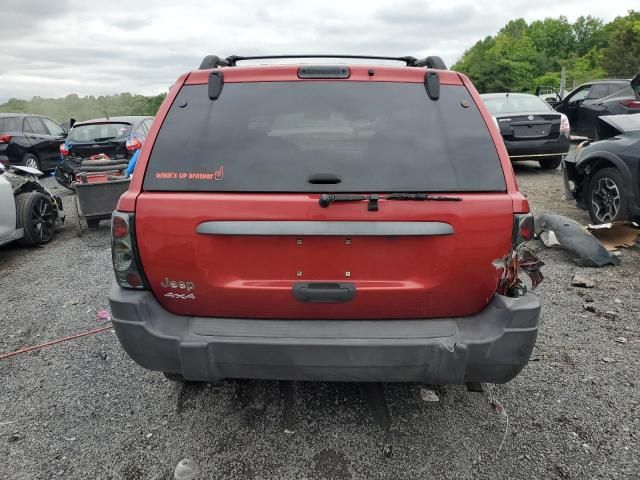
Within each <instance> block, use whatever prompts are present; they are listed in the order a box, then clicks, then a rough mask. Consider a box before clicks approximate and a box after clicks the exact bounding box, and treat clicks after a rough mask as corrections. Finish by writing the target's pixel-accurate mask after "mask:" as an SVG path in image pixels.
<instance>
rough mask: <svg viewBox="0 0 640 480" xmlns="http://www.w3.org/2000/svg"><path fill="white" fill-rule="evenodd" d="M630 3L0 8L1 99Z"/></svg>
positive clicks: (137, 84)
mask: <svg viewBox="0 0 640 480" xmlns="http://www.w3.org/2000/svg"><path fill="white" fill-rule="evenodd" d="M633 7H636V9H637V8H638V5H637V0H632V1H627V0H615V1H609V2H607V1H602V0H579V1H576V0H568V1H567V0H494V1H492V2H480V1H477V0H475V1H463V0H448V1H445V2H442V1H434V0H386V1H378V0H320V1H316V0H309V1H307V0H297V1H296V0H273V1H269V0H232V1H229V0H227V1H225V2H220V1H215V0H213V1H189V0H179V1H176V0H172V1H165V0H153V1H152V0H136V1H135V2H131V1H129V2H126V1H120V0H103V1H101V2H96V1H91V0H55V1H52V0H40V1H38V0H0V11H2V14H1V18H2V29H1V30H0V101H6V100H7V99H9V98H13V97H15V98H25V99H29V98H31V97H33V96H41V97H63V96H66V95H68V94H70V93H76V94H79V95H105V94H113V93H120V92H131V93H141V94H145V95H150V94H157V93H162V92H165V91H167V89H168V88H169V86H170V85H171V84H172V83H173V82H174V81H175V79H176V78H177V77H178V76H179V75H180V74H182V73H183V72H186V71H189V70H192V69H194V68H197V67H198V65H199V64H200V61H201V60H202V58H203V57H204V56H205V55H207V54H215V55H219V56H222V57H226V56H228V55H232V54H235V55H259V54H291V53H298V54H300V53H342V54H353V53H355V54H369V55H390V56H405V55H412V56H414V57H425V56H427V55H439V56H441V57H442V58H443V59H444V61H445V63H447V65H451V64H453V63H454V62H455V61H456V60H458V59H459V58H460V56H461V55H462V54H463V53H464V51H465V50H466V49H468V48H470V47H471V46H472V45H473V44H474V43H475V42H476V41H477V40H480V39H481V38H484V37H486V36H487V35H493V34H495V33H496V32H497V31H498V30H499V29H500V28H501V27H502V26H503V25H504V24H505V23H506V22H508V21H509V20H512V19H515V18H518V17H523V18H525V19H526V20H527V21H532V20H536V19H543V18H545V17H549V16H551V17H558V16H559V15H565V16H566V17H568V19H569V21H574V20H575V19H576V18H577V17H579V16H580V15H592V16H595V17H599V18H601V19H603V20H605V21H610V20H612V19H613V18H615V17H616V16H618V15H625V14H626V13H627V11H628V10H631V9H632V8H633Z"/></svg>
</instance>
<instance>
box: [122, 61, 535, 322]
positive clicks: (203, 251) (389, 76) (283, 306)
mask: <svg viewBox="0 0 640 480" xmlns="http://www.w3.org/2000/svg"><path fill="white" fill-rule="evenodd" d="M350 68H351V76H350V78H349V79H340V80H335V81H348V82H358V81H359V82H370V81H377V82H381V81H382V82H404V83H409V82H410V83H422V82H423V81H424V70H423V69H419V68H410V67H381V66H376V67H370V66H362V65H357V66H351V67H350ZM371 68H375V76H373V77H372V76H371V75H369V73H368V72H369V70H370V69H371ZM221 70H222V71H223V72H224V81H225V83H234V82H269V81H278V82H281V81H292V82H294V81H299V82H304V81H314V80H309V79H304V80H302V79H299V78H298V76H297V72H298V66H260V67H233V68H223V69H221ZM210 73H211V71H210V70H205V71H195V72H192V73H190V74H185V75H183V76H181V77H180V78H179V79H178V81H177V82H176V84H175V85H174V86H173V87H172V88H171V90H170V91H169V94H168V95H167V98H166V99H165V101H164V103H163V104H162V106H161V108H160V111H159V112H158V114H157V116H156V120H155V121H154V123H153V125H152V127H151V129H150V131H149V135H148V137H147V141H146V142H145V144H144V146H143V147H142V152H141V156H140V159H139V161H138V166H137V174H136V175H135V176H134V177H133V180H132V182H131V186H130V188H129V191H128V192H127V193H125V194H124V195H123V196H122V197H121V199H120V202H119V204H118V210H120V211H122V212H131V213H135V225H136V235H137V243H138V250H139V255H140V260H141V265H142V269H143V271H144V273H145V276H146V277H147V279H148V281H149V285H150V287H151V290H152V291H153V293H154V295H155V297H156V298H157V299H158V301H159V302H160V303H161V304H162V306H163V307H164V308H165V309H167V310H168V311H170V312H172V313H175V314H182V315H199V316H215V317H230V318H233V317H239V318H283V319H285V318H292V319H294V318H300V319H303V318H308V319H311V318H314V319H315V318H323V319H383V318H386V319H390V318H404V319H410V318H429V317H453V316H465V315H471V314H474V313H477V312H479V311H481V310H482V309H483V308H484V307H485V306H486V305H487V303H488V302H489V301H490V299H491V298H492V297H493V295H494V293H495V290H496V285H497V282H498V277H499V272H498V271H497V270H496V267H495V266H494V261H495V260H496V259H501V258H503V257H504V256H505V255H506V254H507V253H508V252H509V250H510V248H511V246H512V245H511V240H512V238H511V234H512V228H513V214H515V213H527V212H528V211H529V206H528V203H527V200H526V199H525V198H524V196H523V195H522V194H521V193H520V192H519V190H518V187H517V184H516V180H515V176H514V173H513V170H512V166H511V162H510V160H509V157H508V154H507V152H506V149H505V147H504V144H503V141H502V137H501V135H500V133H499V132H498V130H497V128H496V127H495V124H494V122H493V121H492V119H491V116H490V114H489V113H488V111H487V110H486V109H485V107H484V105H483V103H482V102H481V101H480V98H479V95H478V92H477V91H476V89H475V88H474V87H473V85H472V84H471V82H470V81H469V79H468V78H467V77H465V76H464V75H461V74H458V73H455V72H450V71H440V72H439V74H440V81H441V83H442V84H444V85H464V86H465V87H466V88H467V89H468V91H469V92H470V93H471V96H472V98H473V100H474V101H475V102H476V104H477V106H478V108H479V111H480V112H481V114H482V117H483V119H484V121H485V123H486V125H487V128H488V129H489V131H490V134H491V137H492V139H493V143H494V145H495V147H496V150H497V152H498V155H499V158H500V163H501V166H502V171H503V174H504V177H505V184H506V191H505V192H503V193H467V194H459V195H457V196H459V197H461V198H462V201H461V202H393V201H387V200H380V209H379V211H377V212H375V214H372V212H369V211H367V210H366V208H363V205H362V204H361V203H360V204H355V203H354V204H343V205H340V206H339V207H332V208H328V209H323V208H321V207H320V206H319V205H318V197H319V195H317V194H305V193H296V194H281V193H278V194H268V193H263V194H244V193H195V192H194V193H176V192H145V191H144V190H143V189H142V184H143V178H144V172H145V171H146V169H147V163H148V160H149V155H150V152H151V150H152V148H153V145H154V143H155V140H156V137H157V134H158V131H159V129H160V128H161V125H162V121H163V119H164V118H165V116H166V114H167V112H168V110H169V108H170V106H171V105H172V103H173V101H174V99H175V97H176V95H177V93H178V92H179V91H180V88H181V87H182V86H183V85H184V84H188V85H194V84H206V83H207V81H208V78H209V75H210ZM215 220H235V221H238V220H329V221H339V220H342V221H346V220H350V221H365V220H368V221H371V220H375V221H440V222H446V223H449V224H450V225H452V226H453V228H454V231H455V233H454V234H453V235H450V236H433V237H354V238H348V239H347V238H343V237H313V236H310V237H301V238H295V237H279V236H267V237H247V236H242V237H239V236H222V237H221V236H207V235H198V234H196V227H197V226H198V224H200V223H202V222H205V221H215ZM167 279H172V280H173V279H180V280H184V281H189V282H191V283H192V284H193V286H194V288H193V293H194V295H195V300H192V301H184V300H181V299H176V298H175V295H169V296H165V294H166V293H170V292H167V289H166V288H165V287H163V282H165V284H166V281H167ZM299 281H327V282H345V281H349V282H353V283H355V285H356V286H357V295H356V296H355V298H354V299H353V300H352V301H350V302H346V303H330V304H317V303H302V302H298V301H297V300H296V299H295V298H294V297H293V295H292V285H293V284H294V283H295V282H299Z"/></svg>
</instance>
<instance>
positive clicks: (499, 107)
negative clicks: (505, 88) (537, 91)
mask: <svg viewBox="0 0 640 480" xmlns="http://www.w3.org/2000/svg"><path fill="white" fill-rule="evenodd" d="M482 100H483V101H484V104H485V105H486V106H487V110H489V112H491V113H492V114H493V115H499V114H501V113H527V112H539V111H540V110H542V111H545V110H551V108H550V107H549V105H548V104H547V103H546V102H545V101H544V100H542V99H541V98H540V97H536V96H534V95H509V96H507V95H504V96H500V97H482Z"/></svg>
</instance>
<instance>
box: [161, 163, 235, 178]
mask: <svg viewBox="0 0 640 480" xmlns="http://www.w3.org/2000/svg"><path fill="white" fill-rule="evenodd" d="M155 177H156V180H210V181H213V180H222V178H223V177H224V165H220V168H218V169H217V170H216V171H215V172H156V174H155Z"/></svg>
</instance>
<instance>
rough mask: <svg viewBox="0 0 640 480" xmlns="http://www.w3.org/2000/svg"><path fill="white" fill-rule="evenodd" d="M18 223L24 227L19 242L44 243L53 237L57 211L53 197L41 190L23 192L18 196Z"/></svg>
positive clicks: (28, 243)
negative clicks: (52, 200)
mask: <svg viewBox="0 0 640 480" xmlns="http://www.w3.org/2000/svg"><path fill="white" fill-rule="evenodd" d="M16 225H17V227H18V228H22V229H24V235H23V237H22V238H21V239H20V240H19V243H21V244H22V245H27V246H30V247H32V246H35V245H43V244H45V243H47V242H48V241H49V240H51V239H52V238H53V234H54V232H55V228H56V211H55V210H54V208H53V203H52V202H51V199H50V198H49V197H47V196H46V195H44V194H42V193H40V192H28V193H21V194H20V195H18V196H17V197H16Z"/></svg>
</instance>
